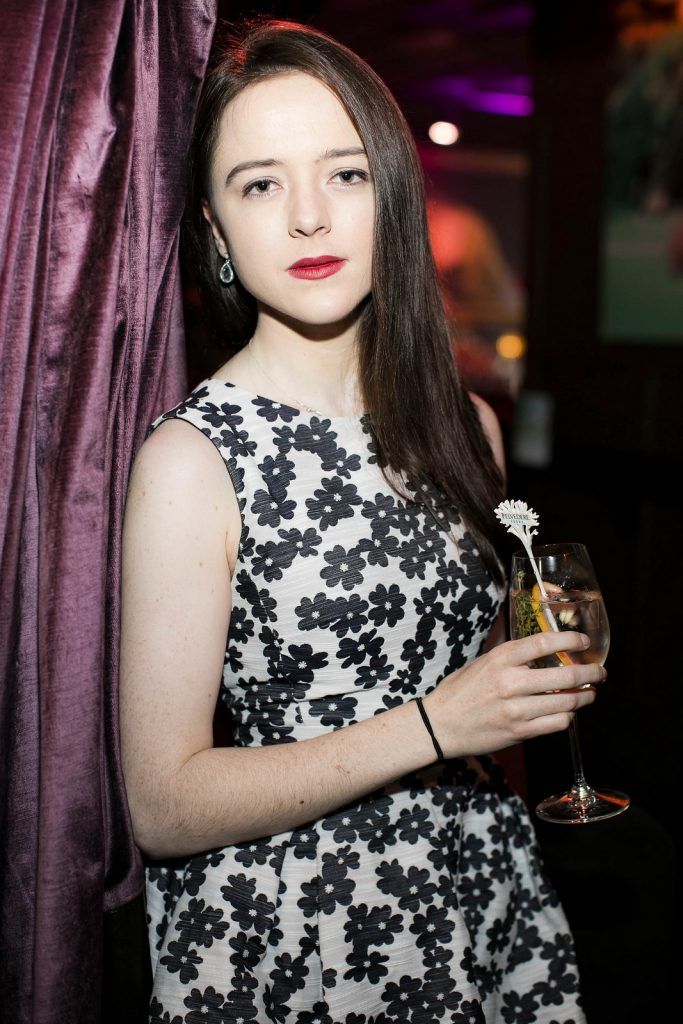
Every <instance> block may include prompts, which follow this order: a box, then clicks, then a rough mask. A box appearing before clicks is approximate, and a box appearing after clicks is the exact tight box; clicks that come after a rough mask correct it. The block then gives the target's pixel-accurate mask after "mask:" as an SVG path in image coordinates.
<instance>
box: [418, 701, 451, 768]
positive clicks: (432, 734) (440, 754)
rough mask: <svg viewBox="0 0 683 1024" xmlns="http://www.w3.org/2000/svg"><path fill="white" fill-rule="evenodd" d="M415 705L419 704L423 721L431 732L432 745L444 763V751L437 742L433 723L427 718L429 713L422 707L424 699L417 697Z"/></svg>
mask: <svg viewBox="0 0 683 1024" xmlns="http://www.w3.org/2000/svg"><path fill="white" fill-rule="evenodd" d="M415 703H416V704H417V706H418V708H419V709H420V714H421V715H422V720H423V722H424V724H425V725H426V726H427V730H428V732H429V735H430V736H431V737H432V743H433V744H434V750H436V753H437V757H438V759H439V761H443V759H444V757H443V751H442V749H441V747H440V746H439V741H438V740H437V738H436V736H435V735H434V730H433V729H432V723H431V722H430V721H429V718H428V717H427V712H426V711H425V709H424V708H423V707H422V697H416V698H415Z"/></svg>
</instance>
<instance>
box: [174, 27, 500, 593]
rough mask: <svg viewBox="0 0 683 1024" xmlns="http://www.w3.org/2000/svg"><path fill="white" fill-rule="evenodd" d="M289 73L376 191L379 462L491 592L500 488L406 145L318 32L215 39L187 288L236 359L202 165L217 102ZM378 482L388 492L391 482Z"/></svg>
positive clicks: (370, 400)
mask: <svg viewBox="0 0 683 1024" xmlns="http://www.w3.org/2000/svg"><path fill="white" fill-rule="evenodd" d="M292 71H299V72H304V73H305V74H309V75H312V76H313V77H314V78H317V79H319V80H320V81H321V82H322V83H323V84H325V85H326V86H328V88H330V89H331V90H332V91H333V92H334V93H335V95H336V96H337V97H338V99H339V100H340V102H341V104H342V105H343V106H344V108H345V109H346V111H347V113H348V115H349V118H350V119H351V121H352V122H353V125H354V127H355V128H356V131H357V132H358V134H359V136H360V138H361V139H362V141H363V144H364V145H365V149H366V152H367V155H368V163H369V168H370V174H371V176H372V179H373V181H374V186H375V211H376V212H375V232H374V249H373V260H372V291H371V295H370V297H369V299H368V300H367V301H366V302H365V303H364V305H363V308H362V312H361V316H360V319H359V327H358V334H357V343H358V366H359V377H360V380H359V386H360V389H361V395H362V397H363V402H364V405H363V407H364V409H365V410H366V411H367V413H368V414H369V419H370V422H371V424H372V432H373V434H374V438H375V442H376V448H377V452H378V456H379V464H380V466H381V467H382V469H383V471H384V467H386V466H387V465H388V466H389V467H390V470H392V471H395V472H397V473H402V474H403V475H404V476H405V477H407V479H408V480H409V481H410V483H411V484H412V486H413V488H414V493H413V495H412V500H417V501H424V502H426V503H427V504H429V505H431V507H432V510H433V511H434V510H435V509H436V511H437V514H439V513H443V512H444V511H446V510H448V509H451V510H452V509H457V510H458V511H459V513H460V515H461V516H462V518H463V520H464V522H465V523H466V525H467V527H468V528H469V530H470V531H471V533H472V536H473V538H474V541H475V543H476V545H477V547H478V549H479V552H480V554H481V556H482V558H483V560H484V563H485V564H486V566H487V568H488V570H489V572H490V573H491V575H492V576H493V578H494V579H495V580H496V581H497V582H498V583H501V582H502V581H503V578H504V576H503V572H502V569H501V565H500V562H499V560H498V559H499V558H500V557H503V555H502V548H501V538H502V531H501V530H500V527H499V526H498V523H497V521H496V520H495V517H494V515H493V508H494V506H495V505H497V504H498V502H499V501H500V499H501V498H502V496H503V481H502V477H501V474H500V472H499V470H498V467H497V466H496V464H495V461H494V458H493V455H492V452H491V448H490V445H489V443H488V441H487V439H486V437H485V435H484V433H483V431H482V428H481V424H480V421H479V416H478V414H477V411H476V409H475V407H474V405H473V403H472V401H471V399H470V397H469V395H468V393H467V391H466V389H465V388H464V387H463V385H462V383H461V381H460V378H459V375H458V371H457V368H456V364H455V359H454V357H453V349H452V346H451V339H450V331H449V325H448V321H447V318H446V313H445V310H444V306H443V301H442V298H441V292H440V287H439V279H438V275H437V271H436V267H435V264H434V258H433V255H432V250H431V245H430V240H429V230H428V226H427V216H426V206H425V183H424V173H423V171H422V166H421V164H420V160H419V156H418V153H417V149H416V147H415V143H414V140H413V136H412V133H411V131H410V128H409V126H408V124H407V122H406V120H405V118H404V117H403V114H402V113H401V110H400V109H399V107H398V104H397V103H396V101H395V100H394V98H393V96H392V95H391V93H390V92H389V90H388V89H387V87H386V85H385V84H384V82H383V81H382V80H381V78H379V76H378V75H376V74H375V72H374V71H373V70H372V68H370V67H369V65H368V64H366V63H365V61H363V60H362V59H361V58H360V57H358V56H357V55H356V54H355V53H353V52H352V51H351V50H349V49H348V48H347V47H345V46H343V45H342V44H341V43H339V42H337V41H336V40H334V39H331V38H330V37H329V36H327V35H325V34H324V33H323V32H320V31H318V30H316V29H313V28H311V27H309V26H307V25H301V24H298V23H296V22H291V21H279V20H274V19H268V18H255V19H254V18H252V19H249V20H247V21H244V22H242V23H241V24H240V25H239V26H237V27H235V26H234V25H229V26H227V28H226V29H224V30H223V32H222V33H221V35H220V36H217V37H216V38H215V39H214V47H213V51H212V57H211V60H210V62H209V67H208V69H207V74H206V77H205V80H204V86H203V90H202V94H201V97H200V101H199V106H198V112H197V118H196V121H195V129H194V135H193V139H192V143H191V147H190V151H189V154H188V202H187V206H186V214H185V222H184V235H185V244H186V246H187V252H188V254H189V257H190V259H191V262H192V270H193V274H194V275H195V277H196V280H197V285H198V287H199V289H200V291H201V292H202V293H203V295H204V298H205V299H206V300H208V302H209V303H210V305H211V306H212V307H213V310H214V313H215V314H216V316H217V321H218V323H219V324H220V329H221V333H222V336H223V338H224V339H225V343H226V344H227V347H228V348H229V349H230V350H231V351H233V352H234V351H237V350H239V349H240V348H242V347H243V346H244V345H245V344H246V343H247V341H248V340H249V338H250V337H251V336H252V334H253V333H254V330H255V328H256V318H257V309H256V301H255V299H254V298H253V296H252V295H250V294H249V292H247V291H246V289H245V288H244V287H243V286H242V285H241V283H240V282H239V280H238V279H236V280H235V281H234V282H233V284H231V285H230V286H229V287H227V288H226V287H223V286H221V285H220V283H219V280H218V267H219V264H220V259H219V257H218V255H217V252H216V248H215V245H214V243H213V238H212V235H211V229H210V227H209V224H208V223H207V221H206V218H205V217H204V216H203V213H202V199H209V197H210V196H211V167H212V161H213V154H214V151H215V148H216V145H217V141H218V134H219V127H220V119H221V115H222V113H223V111H224V109H225V107H226V106H227V104H228V103H230V101H231V100H232V99H234V98H235V96H237V95H238V93H240V92H241V91H242V90H243V89H245V88H246V87H247V86H249V85H251V84H252V83H254V82H258V81H261V80H263V79H264V78H270V77H272V76H274V75H278V74H282V73H287V72H292ZM384 475H385V477H386V476H387V474H386V472H385V473H384ZM387 482H388V483H389V484H390V486H391V487H392V488H393V489H394V490H396V483H395V480H393V481H392V480H390V479H389V478H388V477H387ZM427 496H429V497H427ZM442 521H443V520H442Z"/></svg>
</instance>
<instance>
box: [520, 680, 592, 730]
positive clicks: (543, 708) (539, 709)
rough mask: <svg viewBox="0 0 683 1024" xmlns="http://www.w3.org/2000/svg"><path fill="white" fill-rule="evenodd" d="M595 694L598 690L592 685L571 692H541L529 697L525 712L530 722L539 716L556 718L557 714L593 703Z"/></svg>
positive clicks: (567, 712)
mask: <svg viewBox="0 0 683 1024" xmlns="http://www.w3.org/2000/svg"><path fill="white" fill-rule="evenodd" d="M595 696H596V691H595V689H594V687H592V686H591V687H589V688H588V689H587V690H572V691H570V692H569V693H566V692H565V691H561V692H559V693H539V694H536V695H534V696H533V697H528V698H527V700H526V701H525V709H524V714H525V716H526V718H527V721H529V722H533V721H534V720H536V719H538V718H554V717H556V716H557V715H566V714H571V713H573V712H574V711H578V710H579V709H580V708H583V707H586V705H587V704H592V703H593V701H594V700H595Z"/></svg>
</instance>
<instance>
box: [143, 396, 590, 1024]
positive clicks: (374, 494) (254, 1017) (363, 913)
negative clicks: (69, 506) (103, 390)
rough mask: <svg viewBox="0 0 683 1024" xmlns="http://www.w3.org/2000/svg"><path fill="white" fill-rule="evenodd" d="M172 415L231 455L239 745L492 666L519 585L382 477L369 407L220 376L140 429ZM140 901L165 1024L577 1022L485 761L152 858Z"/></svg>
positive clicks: (360, 712)
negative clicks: (480, 658)
mask: <svg viewBox="0 0 683 1024" xmlns="http://www.w3.org/2000/svg"><path fill="white" fill-rule="evenodd" d="M171 417H178V418H181V419H184V420H186V421H187V422H189V423H192V424H193V425H194V426H196V427H197V429H198V430H200V431H201V432H202V433H203V434H205V435H206V437H207V438H208V439H209V441H211V442H212V443H213V444H214V445H215V446H216V448H217V449H218V451H219V452H220V455H221V456H222V458H223V460H224V462H225V467H226V469H227V471H228V473H229V475H230V479H231V481H232V484H233V485H234V489H235V492H236V494H237V497H238V503H239V506H240V513H241V517H242V533H241V539H240V544H239V551H238V555H237V564H236V567H235V572H234V576H233V579H232V614H231V619H230V626H229V631H228V636H227V643H226V652H225V663H224V671H223V678H222V683H221V688H220V697H219V699H221V700H223V701H224V702H225V703H226V705H227V707H228V709H229V711H230V713H231V716H232V719H233V722H234V735H235V744H236V746H254V745H259V744H260V745H265V744H273V743H293V742H296V741H298V740H306V739H308V738H309V737H313V736H319V735H321V734H323V733H328V732H332V731H333V730H335V729H339V728H343V727H345V726H348V725H350V724H351V723H353V722H357V721H361V720H363V719H366V718H369V717H370V716H371V715H378V714H382V713H383V712H385V711H387V710H388V709H390V708H393V707H395V706H396V705H398V704H401V703H402V702H404V701H408V700H411V699H412V698H414V697H415V696H418V695H425V694H427V693H429V692H430V690H432V689H433V688H434V687H435V686H436V684H437V683H438V682H439V680H440V679H442V678H443V676H444V675H446V674H447V673H449V672H452V671H454V670H455V669H456V668H458V667H460V666H462V665H464V664H466V663H467V662H468V661H470V660H471V659H472V658H474V657H476V656H477V654H478V653H479V652H480V650H481V647H482V645H483V642H484V640H485V638H486V636H487V634H488V632H489V630H490V627H491V625H492V623H493V621H494V618H495V617H496V614H497V612H498V610H499V608H500V604H501V601H502V599H503V596H504V592H503V591H502V590H499V589H497V588H496V587H495V586H494V583H493V582H492V579H491V577H490V575H489V574H488V572H487V570H486V568H485V566H484V564H483V562H482V560H481V558H480V556H479V553H478V551H477V548H476V546H475V544H474V543H473V540H472V537H471V535H470V534H469V533H468V532H467V531H466V530H465V529H464V526H463V524H462V522H461V520H460V518H459V516H458V515H457V513H455V512H453V511H451V512H450V513H444V512H437V514H436V515H433V514H432V513H430V512H429V511H427V510H426V509H425V507H424V506H421V505H419V504H418V503H417V502H411V501H404V500H403V499H401V498H399V497H398V496H397V494H395V493H394V491H393V489H392V488H391V487H389V486H388V484H387V483H386V481H385V480H384V478H383V476H382V473H381V471H380V468H379V463H378V459H377V454H376V447H375V445H374V441H373V434H372V430H371V426H370V420H369V417H368V415H367V414H366V415H363V416H359V417H333V418H322V417H318V416H317V415H315V414H310V413H306V412H303V411H301V410H298V409H295V408H292V407H290V406H286V405H282V404H279V403H277V402H275V401H273V400H271V399H268V398H265V397H261V396H257V395H253V394H251V393H250V392H247V391H245V390H244V389H242V388H241V387H238V386H237V385H234V384H231V383H229V382H227V381H222V380H218V379H215V378H208V379H206V380H204V381H202V382H201V383H200V384H199V385H197V387H196V388H195V389H194V390H193V391H192V392H191V394H190V395H189V397H188V398H187V399H186V400H185V401H184V402H182V403H180V404H179V405H177V406H176V407H175V408H173V409H171V410H170V411H168V412H166V413H163V414H162V415H161V416H159V417H158V418H157V419H156V420H154V421H153V423H152V424H151V425H150V427H149V430H148V432H147V436H149V434H150V433H151V432H152V431H153V430H154V429H155V428H156V427H157V426H158V425H159V424H160V423H162V422H163V421H164V420H166V419H169V418H171ZM403 485H404V486H405V485H408V486H409V487H410V486H411V484H410V481H408V480H407V479H406V478H405V477H403ZM431 497H433V495H431ZM444 516H447V518H444ZM448 530H450V531H451V533H452V535H453V536H454V537H455V540H456V541H457V544H456V543H454V542H453V540H452V539H451V537H450V536H449V534H448V532H447V531H448ZM415 713H416V716H418V718H419V715H418V709H417V708H416V709H415ZM225 785H226V787H228V786H229V785H230V780H229V779H227V778H226V780H225ZM146 904H147V922H148V927H149V938H150V949H151V955H152V967H153V973H154V984H153V992H152V997H151V1003H150V1022H151V1024H162V1022H163V1024H200V1022H202V1024H203V1022H209V1024H238V1022H240V1024H245V1022H255V1024H267V1022H271V1021H272V1022H278V1024H279V1022H285V1024H389V1022H394V1021H407V1022H413V1024H418V1022H419V1024H436V1022H439V1021H444V1022H459V1024H498V1022H501V1024H532V1022H536V1021H538V1022H542V1024H584V1020H585V1018H584V1015H583V1012H582V1010H581V999H580V995H579V983H578V974H577V968H576V960H575V953H574V947H573V942H572V937H571V934H570V931H569V928H568V924H567V921H566V918H565V915H564V912H563V910H562V907H561V905H560V903H559V901H558V898H557V896H556V894H555V892H554V890H553V888H552V886H551V884H550V883H549V881H548V880H547V878H546V877H545V876H544V874H543V868H542V865H541V863H540V861H539V853H538V848H537V845H536V840H535V834H534V832H533V829H532V826H531V822H530V820H529V816H528V812H527V809H526V807H525V805H524V803H523V801H522V800H521V798H520V797H518V796H517V795H516V794H515V793H514V792H512V791H511V790H510V788H509V787H508V785H507V784H506V781H505V778H504V774H503V771H502V769H501V767H500V765H499V764H498V762H497V761H496V760H495V759H494V758H492V757H468V758H464V759H450V760H447V761H446V762H445V763H443V764H439V763H434V764H432V765H429V766H427V767H426V768H423V769H420V770H418V771H415V772H411V773H409V774H407V775H405V776H404V777H402V778H400V779H398V780H396V781H394V782H392V783H391V784H389V785H386V786H383V787H381V788H380V789H378V790H376V791H374V792H371V793H369V794H368V795H367V796H365V797H363V798H362V799H360V800H357V801H354V802H352V803H349V804H347V805H345V806H342V807H340V808H339V809H337V810H336V811H334V812H333V813H331V814H328V815H326V816H325V817H323V818H320V819H318V820H314V821H310V822H309V823H307V824H305V825H301V826H300V827H298V828H296V829H293V830H290V831H287V832H282V833H279V834H277V835H269V836H264V837H263V838H260V839H252V840H248V841H246V842H240V843H236V844H235V845H232V846H227V847H224V848H220V849H212V850H207V851H206V852H205V853H202V854H200V855H194V856H191V857H189V858H182V859H179V860H173V861H150V860H147V862H146Z"/></svg>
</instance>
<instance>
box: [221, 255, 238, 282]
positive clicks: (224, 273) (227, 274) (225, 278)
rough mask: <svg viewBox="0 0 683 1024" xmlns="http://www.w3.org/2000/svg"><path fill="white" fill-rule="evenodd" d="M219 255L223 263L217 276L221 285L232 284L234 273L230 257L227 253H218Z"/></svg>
mask: <svg viewBox="0 0 683 1024" xmlns="http://www.w3.org/2000/svg"><path fill="white" fill-rule="evenodd" d="M219 255H221V256H223V259H224V260H225V263H223V264H222V265H221V269H220V270H219V271H218V276H219V277H220V279H221V282H222V283H223V284H232V282H233V281H234V280H235V271H234V270H233V268H232V263H231V262H230V255H229V254H228V253H227V252H226V253H219Z"/></svg>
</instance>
